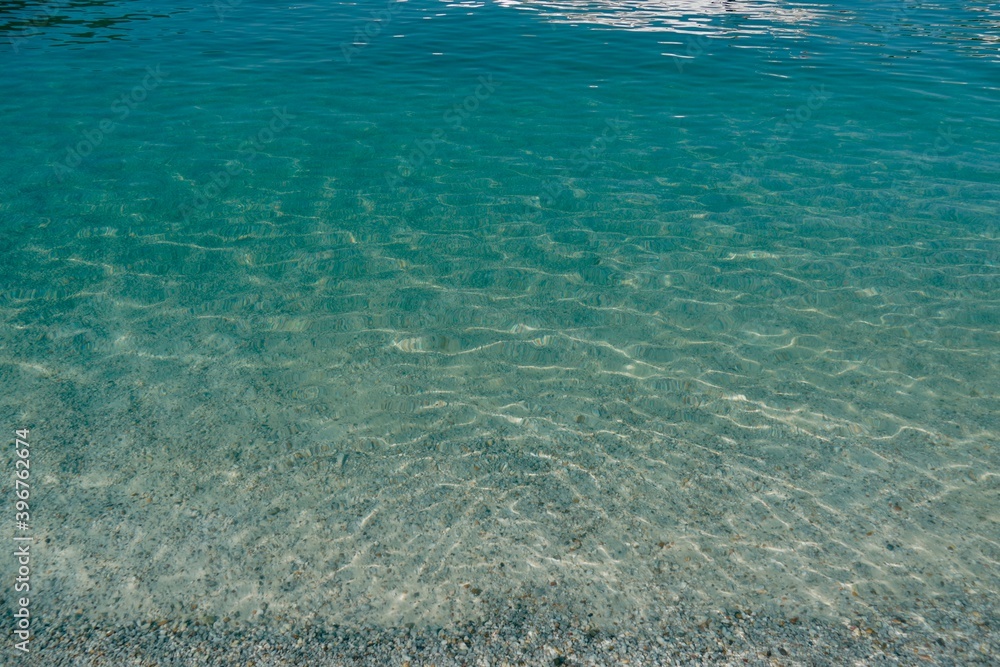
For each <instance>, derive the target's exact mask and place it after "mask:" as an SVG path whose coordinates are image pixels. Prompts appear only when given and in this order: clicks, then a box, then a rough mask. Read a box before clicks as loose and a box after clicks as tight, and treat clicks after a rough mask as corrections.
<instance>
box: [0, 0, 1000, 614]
mask: <svg viewBox="0 0 1000 667" xmlns="http://www.w3.org/2000/svg"><path fill="white" fill-rule="evenodd" d="M373 12H374V17H375V18H373ZM43 17H44V18H43ZM998 23H1000V7H998V6H997V5H996V3H948V4H943V3H942V4H931V3H906V2H882V3H848V4H846V5H836V6H835V5H825V4H816V3H794V4H791V3H776V2H773V3H772V2H754V3H751V2H746V3H739V2H733V3H712V2H694V1H691V2H678V3H670V2H657V3H641V6H640V3H599V2H593V3H574V2H539V3H513V2H504V3H438V2H428V1H420V2H407V3H402V4H390V5H386V4H384V3H359V4H328V3H300V4H295V5H292V6H280V7H273V6H270V5H269V4H267V3H262V2H250V1H246V2H242V3H239V2H233V3H219V4H216V5H214V6H213V5H209V4H199V5H184V4H179V5H176V6H173V7H171V8H169V9H163V8H161V7H158V6H156V5H147V4H142V3H114V2H112V3H71V4H70V3H67V4H65V5H56V4H55V3H53V4H52V6H51V9H50V10H48V11H42V10H39V9H38V7H37V6H34V7H33V8H32V7H27V6H24V7H19V6H15V5H10V4H8V5H5V9H4V10H3V13H2V14H0V26H3V27H2V30H3V31H4V32H3V34H4V35H5V36H6V38H9V39H7V40H6V41H7V43H6V44H4V45H3V46H4V49H3V50H0V59H2V62H3V79H2V82H3V89H4V94H3V96H2V98H0V109H2V113H3V117H4V118H5V120H6V122H5V123H4V124H3V125H2V126H0V136H2V139H3V141H2V145H3V146H4V147H5V149H6V155H5V159H4V160H3V162H2V163H0V170H2V175H0V189H2V190H0V191H2V197H0V233H2V234H3V244H2V249H0V252H2V253H3V257H2V268H0V275H2V291H0V317H2V322H3V325H2V326H3V334H2V357H0V359H2V368H3V378H4V383H5V386H6V389H7V391H6V392H5V394H4V397H3V406H4V410H3V413H4V415H5V417H4V422H5V423H6V424H8V426H9V427H11V428H12V426H10V425H11V424H14V425H16V426H19V427H20V426H25V425H27V426H30V427H32V428H33V429H34V432H35V433H36V437H37V438H38V439H39V445H38V446H37V448H36V449H35V454H34V455H33V456H34V460H35V462H36V463H35V465H36V466H37V470H36V471H35V472H34V474H35V475H36V476H37V479H38V480H40V481H41V482H42V484H40V485H39V488H38V490H37V492H36V495H37V497H38V498H39V499H40V500H39V503H40V504H39V508H38V510H37V520H36V524H37V526H36V535H37V537H38V538H39V539H41V540H42V544H40V545H39V553H41V554H42V555H43V556H42V562H44V563H45V566H44V567H45V569H44V570H43V571H42V572H41V573H40V574H39V581H41V582H42V583H41V584H40V587H41V588H40V592H39V599H40V600H42V602H40V603H39V604H41V605H51V606H52V607H56V606H57V605H58V606H80V607H83V606H87V607H88V608H91V609H93V612H94V613H106V614H110V615H112V616H118V617H120V618H124V619H134V618H155V617H159V616H161V615H164V614H169V613H173V614H177V613H180V611H181V610H182V608H183V609H187V608H188V607H189V605H190V604H191V603H192V602H194V603H197V604H199V608H200V609H201V610H203V611H204V612H205V613H213V614H218V615H224V614H229V615H233V616H236V617H238V618H241V619H248V618H257V617H259V616H260V613H259V612H260V610H265V611H264V616H265V617H267V616H268V615H270V617H272V618H273V617H275V616H279V617H283V618H293V619H294V618H310V617H311V618H319V619H323V620H327V621H329V622H345V621H346V622H358V623H376V624H398V623H402V622H417V623H424V622H441V621H442V620H447V619H452V618H466V617H474V616H476V615H477V614H478V613H480V609H481V608H482V606H483V605H484V604H486V602H488V601H489V600H491V599H501V600H503V599H508V598H517V599H521V600H529V599H532V598H536V599H537V598H546V597H547V598H554V599H558V600H559V601H560V603H561V604H564V605H565V606H566V607H567V608H568V609H570V610H572V611H574V612H581V611H582V612H586V613H593V614H595V615H596V616H597V617H598V618H602V619H603V620H605V621H606V622H609V623H611V622H614V621H615V620H616V619H619V618H622V617H623V615H624V614H625V613H626V612H634V611H638V612H640V613H642V612H643V610H646V609H652V608H654V607H655V606H656V605H657V604H663V603H667V604H671V603H678V602H683V603H685V604H692V605H702V606H703V607H705V608H706V609H707V608H714V607H716V606H723V605H728V604H734V605H735V604H751V605H754V606H755V607H758V608H774V609H781V610H784V612H787V613H788V614H789V615H792V614H798V613H809V614H825V615H832V616H833V617H836V618H844V617H850V616H851V615H852V614H857V613H861V612H862V611H866V610H867V611H870V610H875V611H879V612H883V613H896V612H898V611H900V610H902V611H914V610H919V609H921V608H922V607H923V606H924V605H932V606H933V605H939V606H940V605H950V604H962V603H964V601H967V600H970V599H986V600H987V601H988V602H990V603H993V602H995V600H996V594H997V591H998V584H1000V582H998V580H997V575H996V569H995V567H996V563H997V560H998V559H1000V547H998V545H997V538H998V530H997V520H998V509H1000V506H998V495H997V479H998V478H997V452H996V445H997V435H998V425H997V414H998V412H997V409H998V400H997V397H998V383H1000V380H998V378H1000V372H998V370H1000V368H998V366H1000V340H998V324H1000V303H998V300H997V294H998V287H1000V252H998V250H1000V243H998V235H1000V230H998V218H997V203H998V200H1000V180H998V161H997V157H996V156H997V155H998V154H1000V127H998V122H997V120H996V112H995V110H996V108H997V106H996V105H997V101H998V97H1000V86H998V83H997V82H998V81H1000V79H998V77H997V73H998V69H997V68H998V65H1000V63H998V58H1000V54H998V51H997V49H998V37H997V35H998V30H997V29H998ZM46 537H48V538H49V540H48V542H45V541H44V539H43V538H46ZM4 567H8V565H7V564H5V565H4ZM473 589H474V590H477V591H480V593H476V594H473V593H472V592H471V591H472V590H473ZM46 600H47V602H45V601H46ZM39 613H42V614H44V609H41V610H40V611H39ZM199 613H200V612H199Z"/></svg>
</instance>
